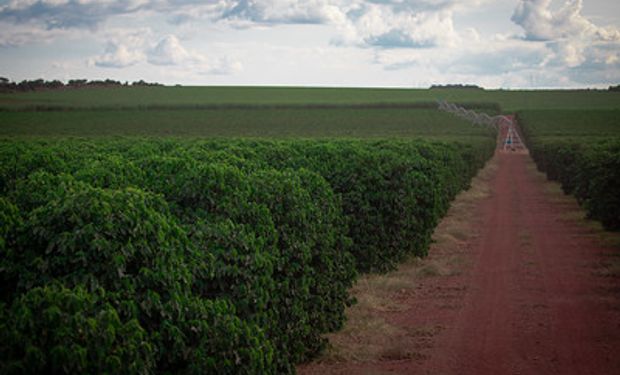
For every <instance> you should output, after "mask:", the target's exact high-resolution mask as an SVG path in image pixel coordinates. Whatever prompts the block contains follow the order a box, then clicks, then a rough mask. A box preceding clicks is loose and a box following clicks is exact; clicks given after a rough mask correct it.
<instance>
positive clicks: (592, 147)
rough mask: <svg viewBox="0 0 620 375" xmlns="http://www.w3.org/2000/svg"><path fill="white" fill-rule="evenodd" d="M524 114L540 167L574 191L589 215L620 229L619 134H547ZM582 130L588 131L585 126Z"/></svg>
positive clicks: (531, 145) (526, 135) (523, 123)
mask: <svg viewBox="0 0 620 375" xmlns="http://www.w3.org/2000/svg"><path fill="white" fill-rule="evenodd" d="M528 119H529V118H526V119H524V118H523V116H522V117H521V125H522V128H523V133H524V135H525V137H526V140H527V143H528V147H529V149H530V153H531V155H532V158H533V159H534V161H535V162H536V165H537V167H538V169H539V170H540V171H542V172H544V173H546V174H547V177H548V178H549V179H551V180H556V181H558V182H560V183H561V185H562V189H563V190H564V192H565V193H566V194H573V195H574V196H575V197H576V198H577V201H578V202H579V203H580V204H581V205H582V206H583V207H584V208H585V209H586V211H587V213H588V217H590V218H592V219H595V220H599V221H600V222H601V223H602V224H603V226H604V227H605V228H606V229H609V230H619V229H620V195H618V192H620V138H618V137H604V138H603V137H599V136H597V134H596V133H592V134H591V135H589V136H588V135H581V136H579V137H578V138H577V137H573V136H571V135H570V133H569V135H567V136H559V135H554V136H544V133H542V132H541V131H540V130H538V132H536V131H535V130H534V129H535V128H533V127H532V126H531V125H530V122H529V121H528ZM582 129H583V131H587V126H584V127H583V128H582Z"/></svg>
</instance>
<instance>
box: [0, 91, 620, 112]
mask: <svg viewBox="0 0 620 375" xmlns="http://www.w3.org/2000/svg"><path fill="white" fill-rule="evenodd" d="M438 99H444V100H449V101H454V102H462V103H498V104H499V105H500V106H501V108H502V110H503V111H504V112H513V111H516V110H524V109H579V108H584V109H612V108H619V107H620V93H618V92H608V91H588V90H555V91H544V90H537V91H509V90H475V89H430V90H428V89H379V88H290V87H286V88H285V87H121V88H99V89H97V88H91V89H80V90H64V91H41V92H31V93H16V94H0V108H5V109H6V108H24V107H29V106H37V105H39V106H60V107H78V108H79V107H81V108H93V107H108V108H109V107H122V108H126V107H130V108H131V107H133V108H136V107H148V106H166V107H176V106H189V107H191V106H218V105H219V106H226V105H253V106H257V105H258V106H260V105H263V106H265V105H321V104H322V105H351V104H358V105H359V104H375V105H376V104H414V103H428V104H431V105H432V104H434V103H435V101H436V100H438Z"/></svg>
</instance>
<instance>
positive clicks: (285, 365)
mask: <svg viewBox="0 0 620 375" xmlns="http://www.w3.org/2000/svg"><path fill="white" fill-rule="evenodd" d="M493 146H494V145H493V140H492V139H488V140H480V141H476V142H474V141H472V142H470V143H466V144H465V143H463V144H460V143H441V142H422V141H408V142H405V141H403V142H400V141H260V142H258V141H256V142H255V141H247V140H246V141H242V140H239V141H234V140H226V141H224V140H220V141H197V140H191V141H190V140H185V141H181V140H141V141H135V140H131V141H129V140H115V141H113V140H107V141H75V140H74V141H71V140H65V141H50V142H43V141H21V142H18V141H4V142H0V158H1V159H2V160H0V162H1V163H0V191H1V198H0V218H1V219H2V221H1V222H2V224H1V226H0V252H1V253H2V254H0V255H1V256H0V282H1V287H0V288H1V289H0V298H1V299H0V314H1V316H0V318H1V320H0V372H2V373H23V372H40V371H42V370H43V369H49V370H51V371H52V372H54V373H71V372H117V371H118V369H123V371H124V372H130V373H205V372H206V373H291V372H294V365H295V364H296V363H299V362H302V361H304V360H307V359H309V358H311V357H312V356H313V355H315V354H316V353H318V352H319V351H320V350H321V349H322V347H323V346H324V344H325V340H324V339H323V338H322V335H323V334H324V333H326V332H331V331H334V330H337V329H338V328H340V327H341V326H342V324H343V322H344V309H345V307H346V306H347V305H348V304H350V303H351V300H350V297H349V295H348V294H347V290H348V288H349V287H350V286H351V285H352V283H353V281H354V278H355V275H356V273H357V272H358V271H384V270H387V269H390V268H393V267H394V266H395V264H396V263H397V262H398V261H400V260H402V259H403V258H404V257H405V256H409V255H418V256H423V255H424V254H425V253H426V251H427V248H428V243H429V241H430V235H431V233H432V230H433V228H434V227H435V225H436V223H437V220H438V219H439V218H440V217H441V216H442V215H443V214H444V213H445V211H446V210H447V208H448V205H449V202H450V201H451V200H452V198H453V197H454V196H455V195H456V194H457V193H458V191H460V190H462V189H463V188H465V187H466V186H467V184H468V183H469V180H470V179H471V177H472V176H473V174H475V172H476V171H477V169H478V168H479V167H481V166H482V165H483V164H484V162H485V160H486V159H488V158H489V157H490V156H491V155H492V152H493Z"/></svg>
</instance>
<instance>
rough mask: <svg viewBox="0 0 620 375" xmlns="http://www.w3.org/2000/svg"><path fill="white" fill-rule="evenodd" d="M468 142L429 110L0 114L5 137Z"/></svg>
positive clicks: (468, 131)
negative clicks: (439, 139) (437, 139)
mask: <svg viewBox="0 0 620 375" xmlns="http://www.w3.org/2000/svg"><path fill="white" fill-rule="evenodd" d="M113 135H122V136H135V135H137V136H182V137H192V136H199V137H239V136H246V137H279V138H288V137H303V138H316V137H354V138H366V137H426V138H429V137H431V138H434V137H455V138H461V137H469V136H488V135H489V131H488V130H487V129H484V128H481V127H472V126H471V125H469V124H468V123H467V122H465V121H464V120H461V119H459V118H457V117H456V116H453V115H450V114H447V113H443V112H439V111H437V110H428V109H404V108H396V109H363V108H358V109H353V108H342V109H336V108H331V109H303V108H297V109H293V108H288V109H278V110H274V109H217V110H150V111H139V110H124V111H118V110H113V111H92V110H91V111H64V112H63V111H58V112H4V113H0V136H35V137H47V136H61V137H62V136H85V137H88V136H113Z"/></svg>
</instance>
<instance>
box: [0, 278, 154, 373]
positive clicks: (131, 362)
mask: <svg viewBox="0 0 620 375" xmlns="http://www.w3.org/2000/svg"><path fill="white" fill-rule="evenodd" d="M1 314H2V316H1V317H2V319H0V353H1V354H2V360H1V361H0V373H3V374H24V373H28V374H35V373H50V374H72V373H73V374H74V373H120V372H122V373H127V374H145V373H150V372H152V371H153V369H154V356H155V350H154V349H155V348H153V346H152V345H151V343H150V342H149V340H148V334H147V332H146V331H145V330H144V329H143V328H142V327H141V326H140V324H139V323H138V321H137V320H135V319H128V320H125V319H121V317H120V316H119V313H118V312H117V310H116V309H114V308H113V307H112V306H111V305H110V304H109V303H107V302H106V296H105V293H104V292H103V291H102V290H100V289H99V290H96V291H94V292H91V293H89V292H88V291H86V289H85V288H83V287H81V286H77V287H75V288H70V289H68V288H65V287H63V286H62V285H60V284H51V285H48V286H45V287H37V288H33V289H30V290H29V291H27V292H26V293H24V294H22V295H20V296H19V297H17V298H16V299H15V300H14V301H13V303H12V304H11V306H10V307H8V308H7V309H6V311H2V313H1Z"/></svg>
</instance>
